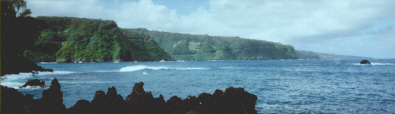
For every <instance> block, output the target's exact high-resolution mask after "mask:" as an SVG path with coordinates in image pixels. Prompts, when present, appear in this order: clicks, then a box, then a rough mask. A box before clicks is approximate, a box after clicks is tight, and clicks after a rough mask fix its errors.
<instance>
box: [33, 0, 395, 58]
mask: <svg viewBox="0 0 395 114" xmlns="http://www.w3.org/2000/svg"><path fill="white" fill-rule="evenodd" d="M394 4H395V1H394V0H379V1H373V0H372V1H367V0H363V1H357V0H330V1H324V0H322V1H311V0H306V1H303V0H300V1H293V0H292V1H289V0H247V1H245V0H199V1H181V0H172V1H160V0H132V1H123V0H120V1H105V0H93V1H89V0H84V1H49V0H27V7H28V8H30V9H31V10H32V12H33V14H32V16H68V17H80V18H94V19H105V20H114V21H116V22H117V24H118V26H119V27H121V28H148V29H149V30H159V31H168V32H177V33H190V34H208V35H215V36H239V37H242V38H252V39H260V40H267V41H274V42H280V43H283V44H289V45H293V46H294V47H295V49H297V50H311V51H317V52H324V53H335V54H341V55H357V56H366V57H374V58H395V37H394V36H395V10H394V7H393V5H394Z"/></svg>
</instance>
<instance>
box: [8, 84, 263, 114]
mask: <svg viewBox="0 0 395 114" xmlns="http://www.w3.org/2000/svg"><path fill="white" fill-rule="evenodd" d="M143 86H144V83H143V82H140V83H135V85H134V87H133V90H132V92H131V94H130V95H128V96H127V97H126V99H123V97H122V96H121V95H119V94H118V93H117V91H116V88H115V87H109V88H108V91H107V94H105V92H104V91H96V93H95V95H94V99H93V100H92V101H91V102H89V101H87V100H82V99H81V100H79V101H77V103H76V104H75V105H74V106H72V107H70V108H68V109H67V108H66V107H65V105H64V104H63V93H62V91H61V90H60V88H61V86H60V84H59V82H58V80H57V79H56V78H55V79H53V80H52V82H51V87H49V89H46V90H44V91H43V96H42V98H40V99H33V95H30V94H27V95H25V96H24V95H23V94H22V93H20V92H18V91H17V90H16V89H13V88H8V87H4V86H1V91H2V92H1V93H3V94H2V97H1V101H2V102H1V109H2V112H3V113H18V114H19V113H21V114H23V113H41V114H51V113H60V114H110V113H118V114H128V113H152V114H181V113H228V114H239V113H248V114H256V113H257V111H256V110H255V104H256V100H257V96H256V95H253V94H250V93H248V92H246V91H244V89H243V88H233V87H228V88H227V89H226V90H225V91H222V90H216V91H215V92H214V93H213V94H208V93H202V94H200V95H199V96H197V97H196V96H189V97H187V98H186V99H181V98H179V97H177V96H173V97H171V98H170V99H169V100H167V101H165V100H164V99H163V96H162V95H160V96H159V97H158V98H154V97H153V96H152V93H151V92H149V91H144V88H143Z"/></svg>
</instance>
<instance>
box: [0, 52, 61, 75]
mask: <svg viewBox="0 0 395 114" xmlns="http://www.w3.org/2000/svg"><path fill="white" fill-rule="evenodd" d="M34 71H44V72H53V70H52V69H45V68H42V67H41V66H38V65H36V64H35V63H34V62H31V61H29V60H28V59H25V58H22V57H10V56H2V57H1V76H4V75H6V74H18V73H20V72H34Z"/></svg>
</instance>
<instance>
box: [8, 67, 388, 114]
mask: <svg viewBox="0 0 395 114" xmlns="http://www.w3.org/2000/svg"><path fill="white" fill-rule="evenodd" d="M370 61H371V62H372V65H359V60H262V61H187V62H120V63H112V62H107V63H39V65H40V66H42V67H44V68H52V69H54V70H55V72H53V73H39V75H38V76H31V74H20V75H10V76H5V77H3V78H4V79H3V80H2V82H1V84H2V85H5V86H10V87H14V88H18V87H19V86H21V85H23V84H24V83H25V82H26V81H27V80H29V79H33V78H37V79H41V80H44V81H46V84H47V85H49V84H50V81H51V80H52V79H53V78H57V79H58V80H59V83H60V85H61V86H62V88H61V89H62V91H63V99H64V103H65V105H66V106H67V107H71V106H73V105H74V104H75V103H76V101H78V100H80V99H87V100H92V99H93V97H94V93H95V92H96V91H97V90H103V91H105V92H106V91H107V88H108V87H111V86H114V87H116V88H117V91H118V93H119V94H121V95H122V96H123V97H126V96H127V95H129V94H130V93H131V91H132V88H133V85H134V83H136V82H140V81H142V82H144V83H145V85H144V89H145V90H146V91H151V92H152V93H153V95H154V97H158V96H159V95H160V94H162V95H163V96H164V98H165V100H167V99H169V98H170V97H172V96H174V95H176V96H179V97H181V98H186V97H187V96H188V95H193V96H198V95H199V94H200V93H203V92H206V93H210V94H212V93H213V92H214V91H215V90H216V89H220V90H224V89H225V88H227V87H229V86H233V87H244V88H245V90H246V91H248V92H250V93H253V94H255V95H257V96H258V100H257V102H256V110H258V112H259V113H372V114H377V113H395V108H394V107H395V60H393V59H392V60H370ZM18 90H19V91H20V92H22V93H23V94H34V97H35V98H40V97H41V92H42V91H43V89H41V88H34V87H29V88H27V89H18Z"/></svg>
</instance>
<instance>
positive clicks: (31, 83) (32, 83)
mask: <svg viewBox="0 0 395 114" xmlns="http://www.w3.org/2000/svg"><path fill="white" fill-rule="evenodd" d="M26 86H40V87H45V81H41V80H38V79H34V80H29V81H27V82H26V83H25V84H24V85H23V86H21V88H24V87H26Z"/></svg>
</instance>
